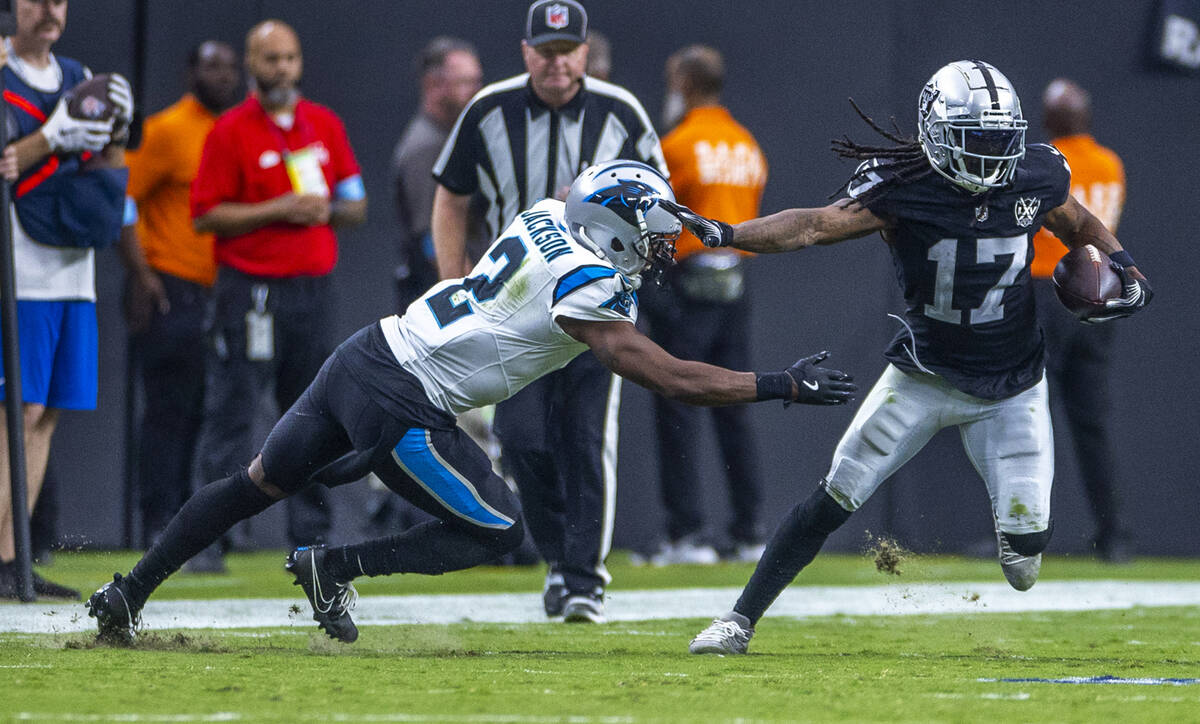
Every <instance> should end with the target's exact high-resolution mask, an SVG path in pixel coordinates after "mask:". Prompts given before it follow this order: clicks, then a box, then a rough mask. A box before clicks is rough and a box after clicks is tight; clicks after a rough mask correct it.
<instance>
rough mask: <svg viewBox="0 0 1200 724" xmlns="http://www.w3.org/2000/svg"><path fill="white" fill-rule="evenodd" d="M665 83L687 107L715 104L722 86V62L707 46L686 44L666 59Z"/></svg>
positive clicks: (723, 63)
mask: <svg viewBox="0 0 1200 724" xmlns="http://www.w3.org/2000/svg"><path fill="white" fill-rule="evenodd" d="M667 84H668V85H669V86H671V87H672V88H673V89H674V90H677V91H678V92H679V93H682V94H683V97H684V100H685V101H686V102H687V104H688V106H689V107H694V106H696V105H703V104H706V103H716V102H717V100H718V99H719V98H720V96H721V90H722V89H724V87H725V61H724V60H723V59H722V58H721V54H720V53H719V52H718V51H717V50H716V49H715V48H710V47H708V46H707V45H689V46H687V47H686V48H683V49H682V50H678V51H676V52H675V53H674V54H672V55H671V57H670V58H668V59H667Z"/></svg>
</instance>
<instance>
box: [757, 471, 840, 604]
mask: <svg viewBox="0 0 1200 724" xmlns="http://www.w3.org/2000/svg"><path fill="white" fill-rule="evenodd" d="M849 517H850V511H848V510H846V509H845V508H843V507H842V506H840V505H838V503H837V501H836V500H834V499H833V498H831V497H829V494H828V493H827V492H825V486H824V484H822V485H821V486H820V487H819V488H817V490H816V492H814V493H813V494H812V495H810V496H809V497H808V500H805V501H804V502H803V503H800V504H799V505H797V506H796V507H795V508H792V511H791V513H789V514H788V516H787V517H786V518H784V520H783V522H782V523H780V524H779V528H778V529H777V530H776V531H775V535H773V536H771V540H770V541H769V542H768V543H767V549H766V551H764V552H763V555H762V558H761V559H760V560H759V561H758V566H757V567H756V568H755V569H754V575H752V576H751V577H750V582H749V583H747V584H746V588H745V589H743V590H742V596H741V598H739V599H738V602H737V605H735V606H734V607H733V610H734V611H736V612H737V613H740V614H742V615H743V616H745V617H746V618H748V619H750V624H751V625H754V624H755V623H757V622H758V619H759V618H761V617H762V615H763V613H764V612H765V611H766V610H767V607H768V606H770V605H771V604H772V603H773V602H774V601H775V599H776V598H778V597H779V594H780V593H782V592H783V589H785V588H787V587H788V584H790V583H791V582H792V580H793V579H794V578H795V577H796V575H797V574H798V573H800V569H802V568H804V567H805V566H807V565H808V564H809V563H811V562H812V559H813V558H815V557H816V555H817V551H819V550H821V546H822V545H824V544H825V539H826V538H828V537H829V534H830V533H832V532H833V531H835V530H837V529H838V526H840V525H841V524H842V523H845V522H846V519H847V518H849Z"/></svg>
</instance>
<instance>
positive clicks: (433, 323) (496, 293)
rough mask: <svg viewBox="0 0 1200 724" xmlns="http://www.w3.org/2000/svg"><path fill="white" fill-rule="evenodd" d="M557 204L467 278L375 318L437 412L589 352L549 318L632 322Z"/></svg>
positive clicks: (515, 231)
mask: <svg viewBox="0 0 1200 724" xmlns="http://www.w3.org/2000/svg"><path fill="white" fill-rule="evenodd" d="M563 208H564V205H563V203H562V202H561V201H554V200H551V199H546V200H544V201H540V202H538V203H537V204H535V205H534V206H533V207H532V208H530V209H529V210H528V211H525V212H523V213H521V214H518V215H517V218H516V219H515V220H514V221H513V222H512V224H510V225H509V226H508V228H506V229H505V230H504V232H503V233H502V234H500V238H499V239H498V240H497V241H496V242H494V243H493V244H492V245H491V247H489V248H488V250H487V252H485V253H484V255H483V258H482V259H480V261H479V263H478V264H476V265H475V268H474V269H472V270H471V276H469V277H467V278H465V279H453V280H449V279H448V280H446V281H443V282H440V283H438V284H437V285H435V286H434V287H433V288H432V289H430V290H429V291H428V292H426V293H425V295H424V296H423V297H421V298H420V299H418V300H416V301H415V302H413V303H412V304H411V305H409V307H408V310H407V311H406V312H405V313H404V316H403V317H397V316H392V317H387V318H385V319H383V320H381V321H380V325H381V326H382V328H383V333H384V336H385V337H386V338H387V341H388V345H389V346H390V347H391V348H392V353H393V354H395V355H396V359H397V360H398V361H399V362H400V364H401V366H403V367H404V369H406V370H408V371H409V372H410V373H412V374H413V375H414V376H415V377H416V378H417V379H419V380H420V381H421V385H422V386H423V387H424V389H425V394H426V395H427V396H428V397H429V399H430V401H431V402H433V404H434V405H436V406H437V407H439V408H441V409H443V410H445V411H446V412H449V413H450V414H452V415H458V414H460V413H462V412H465V411H466V410H470V409H473V408H476V407H482V406H484V405H491V404H494V403H496V402H499V401H501V400H505V399H507V398H509V397H512V396H513V395H514V394H516V393H517V391H519V390H520V389H521V388H523V387H524V386H525V385H527V384H529V383H530V382H532V381H534V380H536V379H537V378H539V377H541V376H542V375H545V374H547V373H549V372H553V371H554V370H556V369H559V368H561V367H563V366H564V365H566V364H567V363H568V362H570V361H571V360H572V359H574V358H575V356H576V355H578V354H579V353H580V352H583V351H584V350H585V349H587V346H586V345H585V344H583V343H582V342H579V341H578V340H576V339H575V338H573V337H571V336H570V335H568V334H567V333H566V332H564V331H563V330H562V328H561V327H559V326H558V323H557V322H556V321H555V320H556V319H557V318H558V317H570V318H572V319H580V320H584V321H602V322H626V323H632V322H634V321H636V320H637V297H636V295H635V294H634V287H633V285H632V284H630V282H629V280H628V279H626V278H625V277H624V276H623V275H622V274H621V273H620V272H619V271H617V269H616V268H614V267H613V265H612V264H610V263H609V262H608V260H607V259H605V258H604V257H602V256H600V255H599V254H597V253H596V252H594V251H591V250H590V249H588V248H587V247H585V246H583V245H581V244H580V243H579V242H578V241H576V240H575V239H574V238H573V237H572V236H571V234H570V233H569V232H568V231H567V226H566V224H565V223H564V221H563Z"/></svg>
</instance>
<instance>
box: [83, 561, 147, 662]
mask: <svg viewBox="0 0 1200 724" xmlns="http://www.w3.org/2000/svg"><path fill="white" fill-rule="evenodd" d="M128 586H129V584H127V583H126V582H125V579H123V578H121V574H120V573H114V574H113V579H112V583H105V584H104V585H103V586H101V587H100V590H98V591H96V592H95V593H93V594H92V597H91V598H89V599H88V601H87V604H86V605H87V609H88V615H89V616H91V617H92V618H94V619H96V627H97V628H98V629H99V635H98V636H97V637H96V638H97V640H98V641H100V642H102V643H109V644H117V645H120V646H129V645H130V644H132V643H133V641H134V639H135V638H137V632H138V629H139V628H141V626H142V607H141V606H140V605H138V604H137V603H136V602H135V601H134V600H133V597H132V596H130V595H129V588H128Z"/></svg>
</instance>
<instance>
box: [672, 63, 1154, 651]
mask: <svg viewBox="0 0 1200 724" xmlns="http://www.w3.org/2000/svg"><path fill="white" fill-rule="evenodd" d="M863 118H864V119H865V120H867V122H868V123H870V125H871V126H872V127H873V128H874V129H875V130H876V131H878V132H879V133H881V134H882V135H884V136H885V137H886V138H888V139H889V140H890V141H892V142H893V143H894V144H895V145H894V146H889V147H864V146H859V145H858V144H855V143H853V142H851V141H850V140H848V139H845V140H841V141H835V142H834V150H835V151H836V152H838V153H839V154H840V155H842V156H843V157H849V158H855V159H862V160H863V163H862V164H861V165H860V166H859V167H858V169H857V170H856V171H855V173H854V175H853V176H852V177H851V179H850V181H849V182H848V184H847V190H848V197H847V198H843V199H841V200H839V201H837V202H835V203H834V204H832V205H830V206H826V207H824V208H813V209H791V210H788V211H783V212H780V213H778V214H773V215H771V216H766V217H763V218H760V219H753V220H751V221H747V222H745V223H742V224H738V225H736V226H729V225H728V224H725V223H722V222H718V221H713V220H710V219H706V218H704V217H701V216H699V215H697V214H695V213H693V212H691V211H690V210H689V209H686V208H684V207H679V206H677V207H676V208H675V210H676V213H677V215H678V216H679V218H680V220H681V221H682V222H683V224H684V226H685V227H687V229H688V230H689V231H691V232H692V233H694V234H695V235H696V236H697V237H699V238H700V239H701V240H703V241H704V243H705V244H706V245H707V246H733V247H736V248H739V249H745V250H747V251H753V252H758V253H768V252H782V251H791V250H794V249H802V248H804V247H808V246H813V245H817V244H833V243H836V242H839V241H845V240H847V239H856V238H859V237H863V236H867V235H868V234H871V233H874V232H879V233H880V234H881V235H882V236H883V238H884V240H885V241H886V242H887V243H888V246H889V248H890V249H891V253H892V258H893V260H894V262H895V265H896V269H897V275H898V278H899V280H900V283H901V285H902V287H903V291H904V299H905V303H906V309H905V312H904V316H903V317H902V318H901V321H902V323H903V328H902V329H901V331H900V333H899V334H898V335H897V336H896V338H895V339H894V340H893V341H892V343H891V345H889V347H888V349H887V352H886V356H887V358H888V360H889V362H890V364H889V365H888V367H887V369H886V370H885V371H884V373H883V375H882V376H881V377H880V378H879V380H878V382H876V384H875V386H874V388H873V389H872V390H871V392H870V394H869V395H868V396H867V397H866V399H865V400H864V401H863V403H862V406H861V408H860V409H859V410H858V412H857V414H856V415H855V417H854V421H853V423H852V424H851V425H850V428H849V429H848V430H847V431H846V432H845V434H844V435H843V436H842V439H841V441H840V442H839V443H838V446H837V450H836V451H835V453H834V456H833V463H832V465H831V466H830V468H829V472H828V473H827V474H826V476H825V478H824V479H823V480H822V481H821V483H820V485H819V486H818V488H817V490H816V491H814V492H813V494H812V495H811V496H810V497H809V498H808V499H807V500H805V501H804V502H802V503H800V504H799V505H797V506H796V507H795V508H794V509H793V510H792V511H791V512H790V513H789V514H788V516H787V517H786V519H785V520H784V521H783V523H782V524H781V525H780V527H779V529H778V530H777V531H776V533H775V535H774V537H773V538H772V540H771V541H770V543H769V544H768V545H767V549H766V552H765V553H764V554H763V557H762V559H761V560H760V561H759V563H758V567H757V568H756V570H755V571H754V575H753V576H752V577H751V579H750V582H749V583H748V584H747V585H746V588H745V590H744V591H743V592H742V595H741V597H740V598H739V599H738V602H737V604H736V605H735V606H734V608H733V610H732V611H730V612H729V613H728V614H726V615H724V616H722V617H721V618H718V619H716V620H715V621H714V622H713V623H712V625H711V626H709V627H708V628H707V629H705V630H704V631H703V632H701V633H700V634H699V635H698V636H697V637H696V638H695V639H694V640H693V641H692V643H691V646H690V647H689V648H690V650H691V651H692V653H720V654H731V653H745V651H746V646H747V644H748V642H749V639H750V636H751V635H752V634H753V632H754V625H755V624H756V622H757V621H758V619H759V617H761V616H762V614H763V613H764V612H765V611H766V609H767V607H768V606H770V605H771V603H772V602H773V601H774V600H775V598H776V597H777V596H778V595H779V593H780V592H781V591H782V590H783V589H784V588H785V587H786V586H787V585H788V584H789V583H790V582H791V581H792V579H794V578H795V577H796V574H798V573H799V572H800V569H802V568H803V567H804V566H805V565H807V564H808V563H809V562H810V561H811V560H812V559H813V557H814V556H816V554H817V551H818V550H819V549H820V547H821V545H822V544H823V543H824V542H825V539H826V538H827V537H828V536H829V534H830V533H832V532H833V531H834V530H836V529H837V528H838V526H840V525H841V524H842V523H844V522H845V521H846V519H847V518H848V517H849V516H850V514H851V513H852V512H853V511H855V510H857V509H858V508H859V507H860V506H861V505H862V504H863V503H864V502H866V500H867V498H868V497H870V495H871V494H872V493H873V492H874V491H875V489H876V488H877V487H878V486H879V484H880V483H882V482H883V481H884V480H886V479H887V478H888V476H889V475H891V474H892V473H893V472H895V471H896V470H897V469H898V468H899V467H900V466H901V465H903V464H904V463H905V462H907V461H908V460H909V459H910V458H911V457H912V456H913V455H914V454H916V453H917V451H919V450H920V449H921V448H922V447H923V446H924V445H925V443H926V442H928V441H929V439H930V438H931V437H932V436H933V435H934V433H936V432H937V431H938V430H940V429H941V428H943V427H946V426H949V425H955V426H957V427H958V428H959V430H960V432H961V433H962V439H963V446H964V447H965V448H966V451H967V455H968V457H970V459H971V462H972V463H973V464H974V466H975V468H976V470H978V471H979V474H980V476H981V477H982V478H983V480H984V482H985V484H986V485H987V489H988V494H989V497H990V498H991V501H992V511H993V515H994V518H995V529H996V537H997V543H998V549H999V557H1000V563H1001V568H1002V569H1003V571H1004V575H1005V578H1007V579H1008V582H1009V583H1010V584H1011V585H1012V586H1013V588H1016V589H1017V590H1021V591H1024V590H1027V589H1029V588H1030V587H1031V586H1033V584H1034V583H1035V582H1036V581H1037V576H1038V571H1039V569H1040V567H1041V552H1042V551H1043V550H1044V549H1045V547H1046V544H1047V543H1048V542H1049V540H1050V532H1051V523H1050V488H1051V483H1052V480H1053V476H1054V444H1053V439H1052V434H1051V428H1050V413H1049V409H1048V405H1047V394H1046V382H1045V380H1044V379H1043V356H1044V346H1043V343H1042V333H1041V330H1040V329H1039V328H1038V325H1037V321H1036V318H1035V315H1034V299H1033V289H1032V286H1031V284H1030V275H1029V263H1030V261H1031V260H1032V259H1033V245H1032V238H1033V234H1034V232H1036V231H1037V230H1038V229H1039V228H1040V227H1042V226H1043V225H1044V226H1046V227H1047V228H1048V229H1050V230H1051V231H1052V232H1054V233H1055V234H1056V235H1057V236H1058V237H1059V238H1060V239H1062V240H1063V241H1064V242H1065V243H1066V244H1067V245H1068V246H1070V247H1072V248H1074V247H1078V246H1082V245H1085V244H1093V245H1095V246H1096V247H1097V248H1098V249H1100V250H1101V251H1104V252H1105V253H1107V254H1108V255H1109V257H1110V258H1111V259H1112V260H1113V262H1114V268H1115V271H1116V272H1117V273H1118V274H1119V275H1120V277H1121V280H1122V287H1123V292H1122V295H1121V297H1120V298H1119V299H1114V300H1111V301H1110V302H1108V305H1107V309H1105V310H1104V311H1103V312H1101V313H1100V314H1099V315H1097V316H1094V317H1092V318H1091V319H1089V320H1087V321H1089V322H1093V323H1096V322H1102V321H1108V320H1111V319H1115V318H1117V317H1123V316H1127V315H1129V314H1132V313H1134V312H1136V311H1137V310H1139V309H1141V308H1142V307H1144V306H1145V305H1146V304H1147V303H1148V302H1149V301H1150V298H1151V294H1152V292H1151V290H1150V287H1149V285H1148V284H1147V283H1146V279H1145V277H1144V276H1143V275H1142V274H1141V273H1140V272H1139V271H1138V270H1137V268H1136V267H1135V266H1134V263H1133V260H1132V259H1131V258H1130V256H1129V254H1128V252H1126V251H1124V250H1123V249H1122V247H1121V244H1120V243H1119V242H1118V241H1117V239H1116V238H1115V237H1114V236H1113V235H1112V233H1110V232H1109V231H1108V229H1106V228H1105V227H1104V225H1103V224H1102V223H1100V221H1098V220H1097V219H1096V217H1094V216H1092V214H1090V213H1089V212H1088V211H1087V210H1086V209H1085V208H1084V207H1083V206H1081V205H1080V204H1079V203H1078V202H1077V201H1075V199H1073V198H1072V197H1071V196H1070V194H1069V188H1070V180H1071V170H1070V168H1069V167H1068V166H1067V162H1066V160H1065V159H1064V158H1063V157H1062V155H1061V154H1059V153H1058V151H1057V150H1055V149H1054V148H1053V147H1051V146H1048V145H1042V144H1034V145H1030V146H1026V145H1025V128H1026V125H1027V123H1026V121H1025V120H1024V119H1023V118H1022V116H1021V105H1020V101H1019V100H1018V98H1017V94H1016V92H1015V91H1014V90H1013V87H1012V84H1011V83H1010V82H1009V81H1008V79H1007V78H1005V77H1004V76H1003V75H1002V74H1001V73H1000V72H999V71H998V70H996V69H995V68H994V67H992V66H991V65H989V64H987V63H983V62H980V61H974V60H965V61H957V62H954V63H950V64H949V65H946V66H945V67H943V68H941V69H940V70H938V72H937V73H935V74H934V75H933V77H932V78H931V79H930V80H929V82H928V83H926V84H925V87H924V88H923V89H922V91H921V96H920V99H919V102H918V126H919V138H918V139H912V138H903V137H901V136H900V135H898V132H897V133H889V132H888V131H885V130H883V129H881V128H879V127H878V126H876V125H875V124H874V122H872V121H871V120H870V119H869V118H866V116H863Z"/></svg>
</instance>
